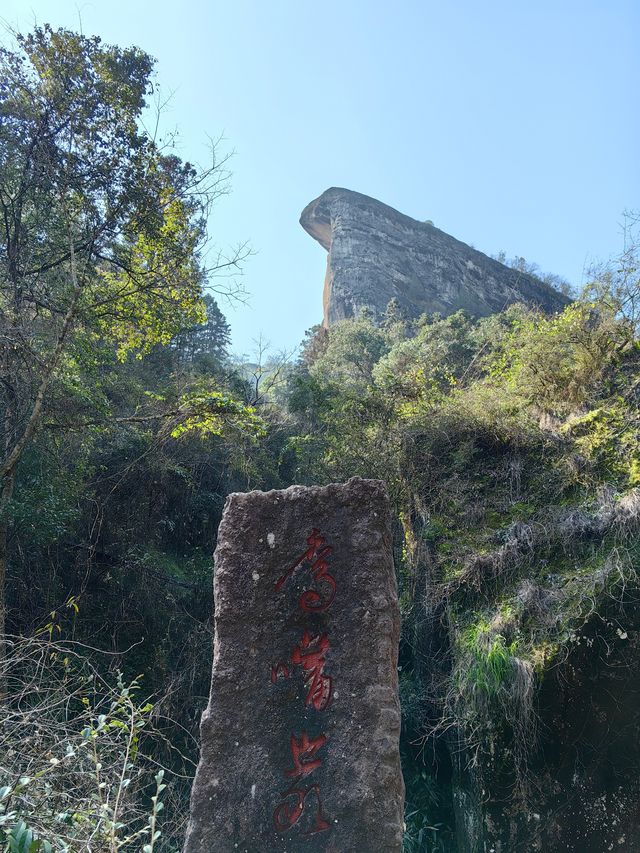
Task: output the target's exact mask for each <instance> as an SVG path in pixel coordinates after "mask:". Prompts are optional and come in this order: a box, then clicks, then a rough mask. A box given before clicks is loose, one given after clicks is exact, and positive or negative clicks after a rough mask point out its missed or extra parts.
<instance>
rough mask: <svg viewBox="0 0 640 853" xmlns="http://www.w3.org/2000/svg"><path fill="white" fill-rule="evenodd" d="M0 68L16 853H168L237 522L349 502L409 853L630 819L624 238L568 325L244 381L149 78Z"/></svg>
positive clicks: (393, 334) (53, 45) (0, 269)
mask: <svg viewBox="0 0 640 853" xmlns="http://www.w3.org/2000/svg"><path fill="white" fill-rule="evenodd" d="M0 65H1V68H0V75H1V79H0V115H1V119H2V121H1V124H0V235H1V236H0V360H1V361H0V363H1V374H0V380H1V381H0V406H1V414H2V456H3V461H2V484H1V487H2V491H1V495H0V614H2V621H1V622H0V638H1V645H0V704H1V708H2V715H3V720H2V725H1V726H0V845H2V849H4V850H7V851H12V853H28V851H80V850H92V851H105V853H107V851H108V853H115V851H118V850H122V851H133V850H136V851H139V850H141V849H142V850H143V851H145V853H169V851H175V850H178V849H179V848H180V846H181V843H182V838H183V835H184V828H185V822H186V818H187V812H188V797H189V788H190V781H191V778H192V776H193V771H194V767H195V762H197V743H198V741H197V738H198V724H199V717H200V713H201V711H202V709H203V708H204V706H205V704H206V700H207V694H208V684H209V677H210V665H211V647H212V623H211V614H212V610H213V602H212V571H213V567H212V559H211V555H212V552H213V548H214V546H215V538H216V530H217V527H218V523H219V521H220V518H221V513H222V508H223V505H224V501H225V497H226V495H227V494H229V493H230V492H232V491H245V490H249V489H271V488H283V487H286V486H288V485H290V484H292V483H302V484H306V483H328V482H333V481H343V480H345V479H348V478H349V477H351V476H355V475H357V476H362V477H373V478H380V479H383V480H384V481H385V482H386V484H387V487H388V490H389V494H390V497H391V502H392V507H393V512H394V550H395V559H396V566H397V574H398V584H399V591H400V596H401V609H402V625H403V628H402V640H401V650H400V677H401V703H402V711H403V734H402V758H403V770H404V774H405V782H406V787H407V812H406V837H405V846H406V850H407V851H426V850H443V851H445V850H446V851H456V850H459V851H463V850H465V849H472V848H471V847H467V848H465V847H464V846H461V845H462V844H463V843H464V842H463V841H462V839H467V842H466V843H467V844H469V843H470V842H469V839H480V838H481V837H490V838H500V839H503V843H504V840H505V839H506V840H507V841H509V840H510V843H511V846H508V847H503V848H501V849H503V850H517V849H522V850H533V849H560V848H553V846H552V843H553V841H552V839H553V838H555V837H556V835H554V833H557V832H558V831H559V830H558V827H559V826H560V825H564V824H568V823H570V819H571V815H573V814H575V813H576V806H575V803H573V801H572V800H571V796H570V789H572V788H573V789H575V788H580V786H583V787H584V786H585V785H592V786H594V787H593V788H592V789H590V790H592V792H593V793H594V795H595V794H597V792H598V790H604V787H602V788H601V789H599V788H598V787H597V786H598V785H599V784H601V785H602V786H606V787H607V791H608V792H610V791H611V790H614V789H616V790H617V789H618V788H617V786H618V785H623V783H624V786H625V788H624V792H623V793H621V794H620V797H621V798H622V799H624V797H627V798H629V799H630V801H631V800H632V801H633V802H636V801H637V790H636V789H634V788H633V785H636V784H637V781H636V782H632V781H630V778H631V776H630V774H631V775H632V768H633V766H637V760H638V754H637V751H636V752H635V753H634V751H633V749H632V748H631V747H630V744H632V743H634V741H633V737H632V734H631V730H632V729H633V728H634V727H637V725H638V717H637V699H638V693H639V691H640V688H639V687H638V678H637V673H638V662H639V660H640V657H639V655H638V644H637V643H638V641H637V637H638V633H637V629H638V620H639V615H640V614H639V612H638V598H637V596H638V582H639V578H638V571H639V570H638V560H639V553H638V548H639V546H638V539H637V531H638V520H639V516H640V432H639V425H640V422H639V411H638V404H639V399H640V397H639V395H640V384H639V382H640V379H639V377H640V370H639V367H640V346H639V344H638V337H637V333H638V321H639V319H640V315H639V314H638V310H639V308H640V304H639V302H638V299H639V297H640V280H639V276H638V266H637V251H636V243H635V240H634V235H635V230H634V229H635V226H636V225H637V218H634V217H633V215H629V216H628V217H627V220H626V222H627V225H628V228H627V231H626V234H625V244H624V246H623V250H622V252H621V254H620V256H619V257H617V258H615V259H613V260H612V261H611V262H608V263H604V264H603V265H602V267H601V268H600V269H599V270H597V271H594V275H593V279H592V281H591V283H590V284H589V285H588V286H587V287H586V288H585V289H584V290H583V292H582V293H580V294H578V293H576V294H574V296H575V299H574V301H573V302H572V304H571V305H569V307H567V308H566V309H565V310H564V311H563V312H562V313H560V314H556V315H553V316H545V315H544V314H542V313H540V312H538V311H536V310H535V309H533V308H530V307H526V306H523V305H516V306H511V307H509V308H508V309H507V310H505V311H504V312H502V313H499V314H495V315H493V316H491V317H488V318H484V319H480V320H478V319H475V318H473V317H471V316H467V315H465V314H464V313H462V312H458V313H456V314H453V315H452V316H449V317H446V318H442V317H439V316H423V317H422V318H420V319H419V320H417V321H416V320H409V319H407V318H406V317H403V316H402V313H401V311H400V310H399V309H398V307H397V305H395V304H394V303H393V302H391V303H389V306H388V309H387V313H386V317H385V319H384V322H383V323H382V324H374V323H373V322H372V320H371V318H370V317H368V316H367V314H366V312H364V313H363V314H361V316H359V317H358V318H357V319H354V320H345V321H343V322H340V323H337V324H335V325H334V326H332V327H330V328H329V329H325V328H321V327H315V328H313V329H311V330H310V331H309V332H308V335H307V338H306V340H305V341H304V342H303V344H302V346H301V348H300V354H299V355H298V356H297V357H296V358H295V359H289V360H286V359H277V358H275V357H274V356H273V355H269V354H267V355H266V356H265V354H264V353H263V354H262V355H261V357H260V358H258V357H256V360H255V362H253V363H251V364H239V363H238V362H237V361H234V360H233V359H232V358H231V357H230V355H229V351H228V347H229V326H228V324H227V322H226V320H225V317H224V315H223V313H222V311H221V307H220V306H223V307H224V303H223V301H222V299H223V297H226V298H231V299H233V298H234V279H233V277H232V276H231V277H228V274H229V273H233V271H234V270H236V269H238V268H239V267H240V266H241V264H242V261H243V257H244V255H245V254H246V253H245V249H244V248H243V247H240V248H239V249H238V251H237V252H235V253H231V254H229V255H228V256H224V255H220V254H217V253H216V252H215V251H214V250H213V249H212V248H211V246H210V245H209V242H208V235H207V230H206V228H207V217H208V213H209V209H210V207H211V205H212V204H214V203H215V201H216V199H217V198H218V196H219V195H220V194H221V193H222V192H223V191H224V190H225V188H226V184H225V167H224V163H219V162H217V161H216V159H215V152H212V155H213V156H212V161H211V164H210V165H209V166H208V167H206V168H200V167H197V166H194V165H192V164H190V163H185V162H182V161H181V160H180V159H179V158H178V157H177V156H176V154H175V152H174V150H173V149H172V147H171V140H170V139H168V140H162V139H160V138H157V135H156V134H154V133H153V132H149V131H148V130H146V129H145V124H144V122H143V118H144V117H145V116H146V113H145V112H144V111H145V104H146V102H147V101H148V100H149V98H150V96H151V93H152V86H153V63H152V61H151V60H150V58H149V57H148V56H147V55H146V54H145V53H143V52H142V51H139V50H137V49H129V50H124V49H119V48H114V47H109V46H107V45H105V44H103V43H101V42H100V40H99V39H96V38H87V37H84V36H81V35H78V34H75V33H72V32H69V31H64V30H59V31H57V30H52V29H50V28H48V27H43V28H38V29H35V30H34V31H33V32H32V33H31V34H30V35H27V36H21V37H18V38H17V43H16V45H15V46H14V47H12V48H11V49H4V50H3V51H2V52H1V54H0ZM4 623H6V624H4ZM605 694H606V695H607V696H611V697H613V699H614V701H613V704H612V706H611V707H610V708H606V709H604V710H603V707H602V705H601V704H599V703H601V702H602V696H603V695H605ZM565 700H566V701H565ZM563 702H564V704H563ZM588 708H590V709H591V712H592V713H594V714H595V715H596V716H597V715H598V713H600V712H602V713H603V714H605V716H607V719H608V723H607V725H608V731H610V738H609V742H608V746H607V749H608V753H607V755H608V758H607V768H608V770H607V773H608V775H607V778H606V779H605V778H604V776H602V778H600V776H601V775H602V774H601V766H602V750H601V745H600V743H599V741H598V738H599V737H600V736H601V732H600V731H592V730H591V729H590V727H589V725H588V722H587V719H586V714H587V709H588ZM594 709H595V710H594ZM554 739H557V743H560V744H563V743H566V742H568V741H571V743H572V744H573V745H574V746H575V751H576V754H577V753H579V761H576V762H575V763H574V764H573V765H571V766H569V765H568V764H567V763H566V760H567V759H566V756H565V754H564V752H563V750H562V748H560V747H558V748H557V749H555V748H554V743H556V740H554ZM625 762H626V763H625ZM578 768H579V769H578ZM552 801H553V806H552V805H551V802H552ZM625 807H626V806H625V804H624V803H622V802H620V803H619V809H620V810H621V812H624V809H625ZM532 826H533V829H532ZM590 831H591V832H592V836H591V837H592V839H593V838H594V837H595V838H596V841H595V842H593V843H595V844H596V846H593V847H588V845H587V844H586V842H585V845H584V846H583V847H582V848H576V849H583V850H586V849H589V850H591V849H593V850H600V849H602V850H605V849H609V848H608V846H607V845H608V844H609V842H610V841H611V840H612V839H613V840H615V839H616V838H617V835H616V833H615V830H610V828H609V827H608V826H605V825H604V823H603V824H602V825H600V826H598V827H596V828H594V829H592V830H590ZM610 831H611V832H613V835H610V834H608V833H610ZM487 833H488V835H487ZM492 833H493V834H492ZM594 833H595V835H594ZM522 838H527V839H529V840H528V841H527V842H526V843H524V844H523V846H518V843H521V842H519V841H518V839H522ZM531 839H537V841H535V843H536V844H537V843H540V844H541V845H544V846H543V847H540V848H538V847H536V846H534V841H532V840H531ZM474 843H475V842H474ZM479 843H480V842H479V841H478V844H479ZM590 843H591V842H590ZM598 844H599V845H600V846H597V845H598ZM473 849H476V848H473ZM477 849H484V848H481V847H480V846H478V847H477ZM487 849H488V848H487ZM496 849H499V848H496ZM562 849H564V848H562ZM618 849H629V850H631V849H637V848H633V847H628V848H627V847H624V848H618Z"/></svg>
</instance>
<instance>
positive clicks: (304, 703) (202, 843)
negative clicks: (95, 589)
mask: <svg viewBox="0 0 640 853" xmlns="http://www.w3.org/2000/svg"><path fill="white" fill-rule="evenodd" d="M214 586H215V647H214V660H213V674H212V680H211V696H210V700H209V705H208V707H207V709H206V711H205V712H204V714H203V717H202V728H201V734H202V753H201V758H200V764H199V767H198V771H197V774H196V779H195V782H194V787H193V792H192V799H191V817H190V822H189V827H188V830H187V838H186V842H185V848H184V853H234V851H236V850H237V851H240V853H271V852H272V851H273V853H276V851H277V853H298V851H300V853H400V851H401V849H402V826H403V801H404V784H403V781H402V774H401V770H400V754H399V735H400V705H399V700H398V673H397V658H398V641H399V630H400V624H399V623H400V619H399V610H398V601H397V591H396V581H395V574H394V568H393V560H392V552H391V527H390V511H389V501H388V497H387V493H386V489H385V486H384V484H383V483H382V482H379V481H377V480H361V479H352V480H349V482H348V483H345V484H333V485H329V486H323V487H315V486H314V487H303V486H292V487H291V488H289V489H285V490H284V491H272V492H248V493H245V494H241V493H239V494H232V495H230V496H229V498H228V499H227V504H226V506H225V511H224V516H223V519H222V522H221V524H220V531H219V538H218V546H217V548H216V553H215V581H214Z"/></svg>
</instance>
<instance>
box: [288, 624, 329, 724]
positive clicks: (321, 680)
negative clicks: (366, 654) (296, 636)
mask: <svg viewBox="0 0 640 853" xmlns="http://www.w3.org/2000/svg"><path fill="white" fill-rule="evenodd" d="M328 649H329V638H328V637H327V635H326V634H322V635H318V636H317V637H312V636H311V634H310V633H309V632H308V631H305V632H304V634H303V636H302V639H301V640H300V642H299V643H298V645H297V646H296V647H295V649H294V650H293V652H292V653H291V663H293V664H295V665H296V666H301V667H302V669H303V671H304V683H305V686H306V688H307V698H306V700H305V701H306V704H307V705H312V706H313V707H314V708H315V709H316V711H324V709H325V708H327V707H328V706H329V703H330V702H331V683H332V682H331V676H329V675H325V674H324V665H325V662H326V661H325V652H327V651H328Z"/></svg>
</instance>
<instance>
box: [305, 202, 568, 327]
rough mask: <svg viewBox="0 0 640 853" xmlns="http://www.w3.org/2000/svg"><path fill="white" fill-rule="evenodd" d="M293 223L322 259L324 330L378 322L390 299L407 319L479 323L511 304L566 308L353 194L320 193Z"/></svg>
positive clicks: (421, 225)
mask: <svg viewBox="0 0 640 853" xmlns="http://www.w3.org/2000/svg"><path fill="white" fill-rule="evenodd" d="M300 224H301V225H302V227H303V228H304V229H305V231H307V232H308V233H309V234H311V236H312V237H313V238H314V239H315V240H317V241H318V243H320V245H321V246H322V247H323V248H324V249H325V250H326V251H327V253H328V254H327V274H326V277H325V284H324V296H323V303H324V325H325V326H329V325H331V324H332V323H335V322H337V321H339V320H343V319H346V318H348V317H355V316H357V315H358V314H359V313H360V312H361V311H362V309H363V308H366V309H368V310H369V311H371V313H372V314H373V316H374V318H375V319H376V320H380V319H381V317H382V315H383V314H384V312H385V310H386V307H387V305H388V304H389V302H390V301H391V300H392V299H396V300H397V302H398V304H399V307H400V309H401V310H402V311H403V312H404V313H405V314H406V315H407V316H408V317H419V316H420V315H421V314H425V313H427V314H433V313H436V312H438V313H440V314H442V315H443V316H447V315H449V314H453V313H454V312H455V311H458V310H460V309H464V310H466V311H468V312H469V313H470V314H473V315H475V316H480V317H482V316H487V315H488V314H494V313H496V312H498V311H502V310H503V309H504V308H506V307H507V306H508V305H510V304H512V303H514V302H524V303H526V304H528V305H533V306H537V307H539V308H541V309H542V310H544V311H547V312H553V311H559V310H562V308H564V306H565V305H567V304H568V302H569V301H570V300H569V299H568V297H566V296H564V295H563V294H561V293H560V292H559V291H557V290H555V289H554V288H552V287H550V286H549V285H547V284H544V283H543V282H541V281H540V280H539V279H537V278H535V277H534V276H531V275H528V274H526V273H523V272H519V271H518V270H514V269H512V268H511V267H507V266H505V265H504V264H501V263H500V262H499V261H496V260H494V259H493V258H490V257H489V256H488V255H485V254H483V253H482V252H479V251H477V250H476V249H473V248H472V247H471V246H468V245H467V244H466V243H462V242H461V241H460V240H456V238H455V237H452V236H451V235H450V234H446V233H445V232H444V231H441V230H440V229H439V228H436V227H435V226H434V225H433V224H431V223H430V222H419V221H418V220H417V219H412V218H411V217H410V216H406V215H405V214H403V213H400V212H399V211H397V210H394V208H393V207H389V205H387V204H383V203H382V202H380V201H377V199H374V198H371V197H370V196H367V195H363V194H362V193H358V192H354V191H353V190H348V189H344V188H342V187H331V188H330V189H328V190H326V191H325V192H323V193H322V195H321V196H319V197H318V198H316V199H314V201H312V202H311V203H310V204H308V205H307V206H306V207H305V209H304V210H303V211H302V215H301V217H300Z"/></svg>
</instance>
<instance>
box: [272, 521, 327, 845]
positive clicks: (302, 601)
mask: <svg viewBox="0 0 640 853" xmlns="http://www.w3.org/2000/svg"><path fill="white" fill-rule="evenodd" d="M307 546H308V547H307V549H306V550H305V551H304V552H303V554H302V555H301V556H300V557H299V558H298V560H296V562H295V563H294V564H293V566H291V568H290V569H289V570H288V571H287V572H285V574H283V575H282V576H281V577H279V578H278V580H277V581H276V584H275V592H276V593H278V592H280V590H281V589H282V588H283V587H284V586H285V584H286V583H287V581H288V580H289V579H290V578H292V577H293V575H294V574H295V573H296V572H297V571H298V570H299V569H302V568H303V567H306V568H308V571H309V573H310V575H311V577H312V579H313V581H314V582H315V588H310V589H306V590H304V591H303V592H302V594H301V595H300V597H299V598H298V607H299V609H300V610H302V611H304V612H307V613H310V612H322V611H326V610H328V609H329V607H330V606H331V604H332V603H333V601H334V599H335V596H336V591H337V585H336V581H335V578H334V577H333V576H332V575H331V574H330V573H329V568H330V566H329V563H328V558H329V557H330V555H331V552H332V550H333V549H332V547H331V545H327V544H326V542H325V539H324V536H323V535H322V534H321V533H320V531H319V530H318V529H317V528H315V527H314V528H313V529H312V531H311V533H310V535H309V537H308V538H307ZM330 647H331V645H330V642H329V636H328V634H327V633H323V634H315V635H314V634H312V633H311V632H310V631H308V630H305V631H304V633H303V635H302V637H301V638H300V640H299V641H298V643H297V645H296V646H295V647H294V649H293V651H292V652H291V660H290V662H289V663H290V664H291V666H289V663H287V662H284V661H279V662H278V663H276V664H274V665H273V666H272V667H271V683H272V684H277V682H278V680H279V679H280V678H289V677H290V676H291V675H292V668H293V667H300V668H301V670H302V676H303V680H304V685H305V689H306V698H305V704H306V705H307V706H309V707H311V708H313V709H315V710H316V711H318V712H324V711H326V710H327V708H328V707H329V705H330V704H331V698H332V695H333V693H332V690H333V680H332V678H331V676H330V675H328V674H327V673H326V672H325V665H326V662H327V661H326V654H327V652H328V651H329V649H330ZM326 743H327V736H326V735H325V734H320V735H318V736H316V737H311V736H310V735H309V734H308V733H307V732H306V731H301V732H300V734H299V735H298V734H296V733H295V732H292V734H291V737H290V740H289V746H290V750H291V760H292V763H293V766H292V767H288V768H285V769H283V776H284V777H285V779H292V780H293V783H292V784H291V785H290V786H289V787H288V788H286V789H285V790H284V791H282V793H281V795H280V796H281V798H282V799H281V801H280V802H279V803H278V804H277V805H276V807H275V810H274V812H273V824H274V826H275V828H276V830H277V831H278V832H281V833H284V832H288V831H289V830H291V829H292V828H293V827H294V826H295V825H296V824H297V823H298V821H299V820H300V818H301V817H302V816H303V814H305V812H306V813H307V814H308V815H311V816H312V819H311V821H310V824H311V828H310V829H307V830H305V831H304V832H303V833H302V835H303V836H311V835H315V834H317V833H319V832H326V831H328V830H330V829H331V823H330V821H329V818H328V817H327V816H326V814H325V813H324V809H323V805H322V796H321V792H320V786H319V785H318V784H313V780H312V779H310V778H309V779H308V777H311V776H312V775H313V773H314V771H315V770H317V769H318V768H319V767H321V766H322V762H323V758H322V756H321V755H320V752H321V750H322V749H323V747H324V746H325V744H326ZM307 779H308V784H306V781H307ZM303 782H304V783H305V784H301V783H303Z"/></svg>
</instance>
